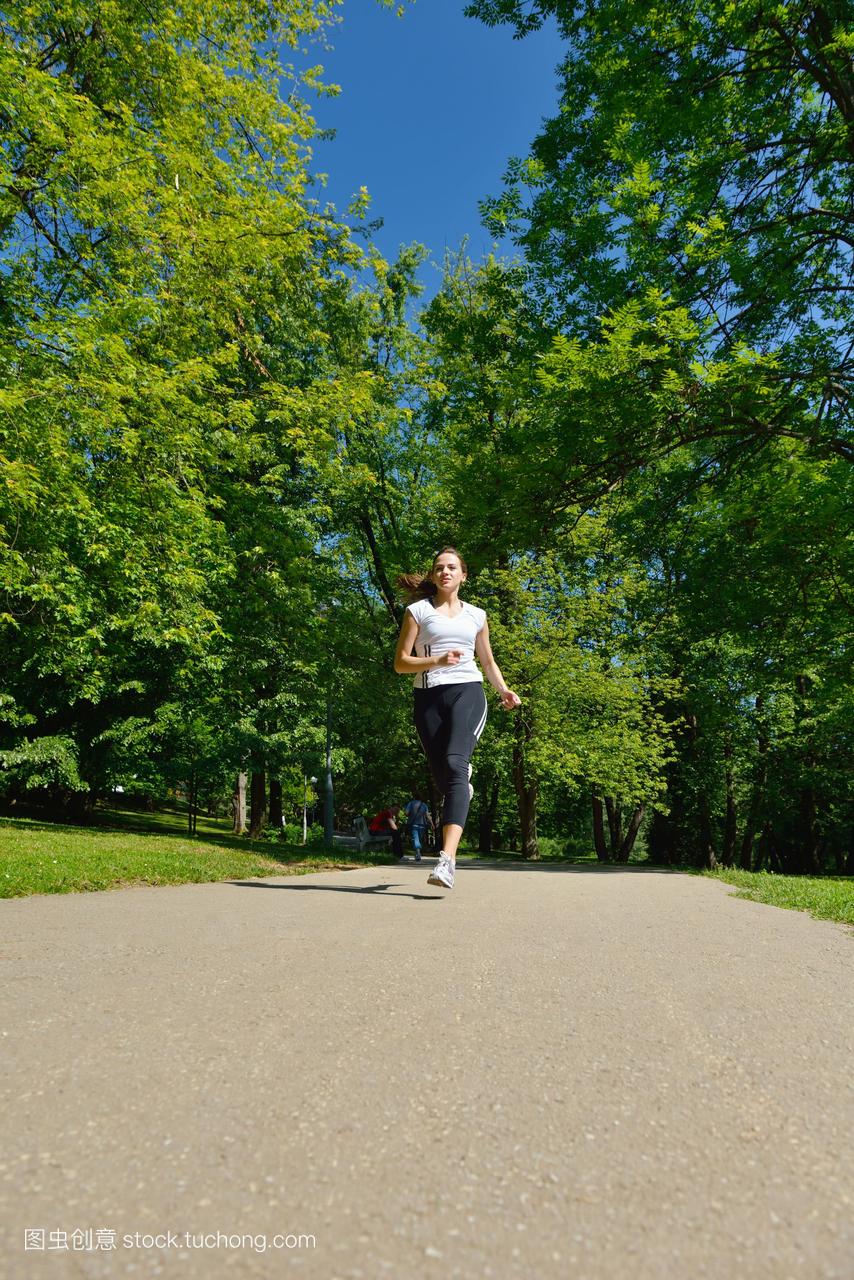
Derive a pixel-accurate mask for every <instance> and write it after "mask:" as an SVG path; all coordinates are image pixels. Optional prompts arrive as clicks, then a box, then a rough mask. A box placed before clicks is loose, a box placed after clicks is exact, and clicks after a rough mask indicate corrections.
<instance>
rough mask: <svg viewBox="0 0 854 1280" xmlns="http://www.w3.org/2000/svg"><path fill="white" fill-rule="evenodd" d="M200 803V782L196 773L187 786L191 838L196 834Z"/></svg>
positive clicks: (192, 774)
mask: <svg viewBox="0 0 854 1280" xmlns="http://www.w3.org/2000/svg"><path fill="white" fill-rule="evenodd" d="M198 803H199V780H198V778H197V776H196V773H195V771H194V772H193V773H191V774H190V781H189V783H188V784H187V830H188V832H189V834H190V835H191V836H194V835H195V834H196V811H197V806H198Z"/></svg>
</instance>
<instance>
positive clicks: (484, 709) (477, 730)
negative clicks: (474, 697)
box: [474, 704, 489, 742]
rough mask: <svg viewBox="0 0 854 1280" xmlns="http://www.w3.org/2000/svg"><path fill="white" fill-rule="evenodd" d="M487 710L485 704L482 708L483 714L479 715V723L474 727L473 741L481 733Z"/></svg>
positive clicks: (487, 706)
mask: <svg viewBox="0 0 854 1280" xmlns="http://www.w3.org/2000/svg"><path fill="white" fill-rule="evenodd" d="M488 711H489V704H487V705H486V706H485V707H484V708H483V715H482V716H481V717H480V724H479V725H478V726H477V728H476V729H475V731H474V737H475V742H476V741H477V739H478V738H479V737H480V735H481V734H482V733H483V726H484V725H485V724H486V717H487V713H488Z"/></svg>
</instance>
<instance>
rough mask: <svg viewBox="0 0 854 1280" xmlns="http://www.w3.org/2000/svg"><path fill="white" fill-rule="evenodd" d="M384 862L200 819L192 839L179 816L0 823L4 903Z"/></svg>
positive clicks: (102, 815) (104, 815)
mask: <svg viewBox="0 0 854 1280" xmlns="http://www.w3.org/2000/svg"><path fill="white" fill-rule="evenodd" d="M380 861H389V859H388V858H385V859H384V858H382V857H381V856H380V857H371V856H368V857H365V856H364V855H359V854H358V853H357V851H355V850H354V851H353V853H352V854H351V853H350V851H349V850H347V849H334V850H330V851H329V853H327V852H326V851H324V850H306V849H304V848H302V847H301V846H299V845H286V844H280V843H270V842H267V841H265V840H247V839H245V838H240V837H238V836H233V835H231V833H230V832H229V831H228V829H227V828H226V826H225V824H224V823H218V822H216V821H215V820H212V819H202V818H200V819H199V824H198V832H197V834H196V835H195V836H194V837H190V836H188V835H187V834H186V820H185V819H184V818H182V816H181V815H180V814H169V813H156V814H150V815H149V814H137V813H126V812H121V811H118V810H111V811H99V813H98V816H97V825H96V826H94V827H72V826H64V825H61V824H59V823H52V822H40V821H37V820H33V819H26V818H0V898H16V897H23V896H26V895H27V894H33V893H73V892H80V891H85V890H89V889H116V888H121V887H124V886H127V885H134V884H187V883H199V882H202V881H208V880H229V879H231V878H232V877H235V878H236V877H239V878H241V879H245V878H247V877H257V876H277V875H278V876H281V875H300V874H305V873H307V872H309V871H332V870H336V869H342V868H351V867H359V866H362V867H363V866H371V865H372V864H373V863H375V862H380Z"/></svg>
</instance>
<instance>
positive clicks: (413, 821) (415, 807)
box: [404, 791, 433, 862]
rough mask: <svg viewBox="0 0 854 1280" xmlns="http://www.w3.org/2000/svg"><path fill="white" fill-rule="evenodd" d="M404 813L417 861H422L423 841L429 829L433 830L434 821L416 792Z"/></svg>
mask: <svg viewBox="0 0 854 1280" xmlns="http://www.w3.org/2000/svg"><path fill="white" fill-rule="evenodd" d="M404 813H405V814H406V833H407V835H408V836H409V842H410V844H411V845H412V848H413V849H414V850H415V861H416V862H420V861H421V841H422V839H423V838H424V834H425V832H426V830H427V828H428V827H429V828H430V830H431V831H432V830H433V819H432V818H431V816H430V810H429V809H428V807H427V805H426V803H425V801H424V800H422V799H421V796H420V795H419V794H418V792H417V791H416V792H415V793H414V794H413V797H412V799H411V800H410V801H408V803H407V805H406V807H405V809H404Z"/></svg>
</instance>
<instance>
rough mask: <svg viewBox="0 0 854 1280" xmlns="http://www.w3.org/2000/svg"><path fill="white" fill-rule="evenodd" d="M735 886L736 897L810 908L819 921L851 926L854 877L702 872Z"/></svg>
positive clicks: (767, 872) (752, 872)
mask: <svg viewBox="0 0 854 1280" xmlns="http://www.w3.org/2000/svg"><path fill="white" fill-rule="evenodd" d="M703 874H704V875H708V876H714V877H715V879H716V880H723V881H724V882H725V883H726V884H731V885H734V886H735V887H736V888H737V889H738V893H737V894H736V895H735V896H736V897H738V898H749V899H750V900H751V901H752V902H767V903H769V904H770V905H771V906H773V907H787V908H788V909H789V910H790V911H809V913H810V915H813V916H815V917H816V918H817V919H819V920H838V921H840V922H841V923H842V924H850V925H854V876H778V875H775V874H774V873H773V872H770V871H736V870H735V869H727V868H721V869H719V870H718V871H705V872H704V873H703Z"/></svg>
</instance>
